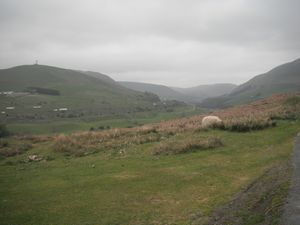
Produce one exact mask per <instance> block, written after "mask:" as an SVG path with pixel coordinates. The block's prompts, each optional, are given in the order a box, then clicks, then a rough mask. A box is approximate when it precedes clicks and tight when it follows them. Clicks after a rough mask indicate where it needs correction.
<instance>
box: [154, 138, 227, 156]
mask: <svg viewBox="0 0 300 225" xmlns="http://www.w3.org/2000/svg"><path fill="white" fill-rule="evenodd" d="M222 145H223V142H222V140H221V139H220V138H219V137H208V138H198V139H185V140H183V141H173V142H170V141H168V142H165V143H161V144H159V145H157V146H155V147H154V149H153V154H154V155H174V154H182V153H188V152H194V151H198V150H206V149H213V148H217V147H220V146H222Z"/></svg>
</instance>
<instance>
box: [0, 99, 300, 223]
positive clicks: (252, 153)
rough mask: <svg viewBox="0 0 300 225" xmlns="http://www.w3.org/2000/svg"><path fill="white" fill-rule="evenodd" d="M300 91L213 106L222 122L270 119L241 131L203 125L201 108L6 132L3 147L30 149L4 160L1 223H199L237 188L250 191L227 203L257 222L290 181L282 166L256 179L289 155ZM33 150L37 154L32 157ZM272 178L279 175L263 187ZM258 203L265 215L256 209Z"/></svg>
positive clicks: (273, 209) (274, 207)
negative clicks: (43, 132) (54, 129)
mask: <svg viewBox="0 0 300 225" xmlns="http://www.w3.org/2000/svg"><path fill="white" fill-rule="evenodd" d="M298 98H299V97H298V96H297V95H293V96H292V95H280V96H274V97H272V98H269V99H266V100H263V101H259V102H256V103H252V104H250V105H245V106H243V107H242V106H241V107H235V108H230V109H226V110H222V111H217V112H215V113H214V114H215V115H218V116H219V117H221V119H222V120H223V122H224V123H225V122H228V121H234V119H236V120H238V119H241V121H242V118H253V119H257V118H260V117H261V118H264V116H267V118H268V119H270V120H271V121H272V122H274V121H275V122H276V126H273V125H272V124H271V125H266V126H261V129H254V127H253V125H252V124H253V123H254V122H251V123H250V124H251V129H247V130H233V129H219V128H218V129H203V128H201V118H202V117H203V116H202V115H201V116H196V117H190V118H184V119H178V120H172V121H166V122H162V123H159V124H150V125H147V126H146V125H145V126H142V127H135V128H120V129H108V130H104V131H97V132H95V131H91V132H79V133H73V134H69V135H51V136H16V137H9V138H5V139H2V140H3V141H6V142H7V143H4V145H6V147H7V146H14V145H15V146H20V145H21V144H22V143H25V142H26V143H29V144H31V148H30V149H28V150H26V151H24V152H23V153H22V154H16V155H14V156H11V157H3V158H2V160H1V161H0V167H1V170H0V182H1V186H0V199H1V201H0V211H1V213H0V224H12V225H13V224H25V225H26V224H31V225H32V224H33V225H34V224H205V223H208V222H209V220H210V217H212V216H213V217H214V216H215V215H216V214H215V213H216V211H215V210H216V209H218V208H222V209H223V206H226V204H227V203H228V202H230V201H231V200H232V198H233V197H234V196H236V195H237V193H241V192H245V193H247V194H246V195H243V196H248V194H249V195H250V197H249V198H244V197H242V198H241V199H240V200H239V201H238V202H239V203H236V205H237V207H232V208H231V211H230V210H229V211H230V212H231V213H233V212H240V213H239V215H240V216H241V218H239V219H240V220H243V219H245V218H249V221H248V222H249V224H253V221H255V222H257V221H258V222H259V223H261V224H263V223H264V222H266V221H268V218H269V217H272V216H273V215H279V214H280V213H279V212H280V210H281V207H282V203H283V201H284V197H285V194H286V191H285V190H286V189H287V187H288V183H286V182H285V181H288V180H289V177H290V173H284V174H285V175H284V177H285V179H286V180H282V177H281V175H280V174H281V173H279V172H278V173H277V172H272V173H271V174H272V175H267V178H266V179H265V180H266V182H262V183H260V182H259V180H261V178H262V177H265V176H264V174H266V173H267V174H268V171H270V170H272V171H273V169H272V168H280V167H281V165H283V164H284V163H286V162H287V160H289V158H290V157H291V154H292V149H293V148H292V146H293V142H294V137H295V136H296V134H297V132H299V128H300V121H299V119H298V118H299V117H298V116H299V101H298ZM291 99H292V100H291ZM295 99H296V100H295ZM291 115H292V116H291ZM259 116H260V117H259ZM262 121H264V120H262ZM255 123H256V122H255ZM171 124H172V126H171ZM249 126H250V125H249ZM249 126H248V125H247V127H249ZM262 128H268V129H262ZM232 131H234V132H232ZM236 131H243V132H236ZM246 131H247V132H246ZM209 140H210V141H209ZM157 149H160V150H159V154H156V153H155V150H157ZM177 153H181V154H177ZM33 155H34V156H35V155H36V156H37V157H38V158H39V160H38V161H34V160H28V158H29V157H30V156H33ZM76 156H85V157H76ZM274 179H275V180H276V179H278V180H280V181H282V183H281V182H279V183H278V185H277V183H276V182H275V183H276V185H273V186H272V185H267V184H270V183H272V182H274ZM263 180H264V178H263ZM256 181H257V182H258V184H259V185H254V186H253V184H254V183H256ZM251 187H257V188H254V189H251ZM249 188H250V189H249ZM278 188H279V189H278ZM248 190H253V191H251V192H247V191H248ZM258 190H266V191H262V192H259V191H258ZM276 190H277V192H276ZM280 190H282V191H280ZM251 193H252V194H251ZM268 193H269V195H268ZM270 194H271V195H270ZM243 199H246V200H243ZM256 200H258V201H256ZM260 200H261V202H262V204H260V203H261V202H260ZM264 200H266V201H264ZM248 207H249V208H248ZM257 207H258V208H259V211H261V212H263V213H259V212H258V211H255V210H254V211H253V210H252V209H255V208H257ZM236 209H239V210H240V211H236ZM229 211H228V214H229ZM254 212H255V213H256V214H253V213H254ZM158 215H159V216H158ZM249 215H253V217H249ZM230 218H231V217H230V215H229V217H228V219H230ZM258 222H257V223H258ZM254 224H255V223H254ZM274 224H276V221H275V222H274Z"/></svg>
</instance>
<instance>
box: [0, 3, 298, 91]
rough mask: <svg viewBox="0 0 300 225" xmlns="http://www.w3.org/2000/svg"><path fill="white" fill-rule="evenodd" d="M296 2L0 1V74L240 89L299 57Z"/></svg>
mask: <svg viewBox="0 0 300 225" xmlns="http://www.w3.org/2000/svg"><path fill="white" fill-rule="evenodd" d="M299 8H300V2H299V1H296V0H288V1H280V0H273V1H271V0H267V1H259V0H254V1H250V0H228V1H222V2H220V1H217V0H210V1H208V0H202V1H194V0H188V1H184V2H183V1H171V0H161V1H158V0H154V1H151V2H149V1H141V0H140V1H137V0H131V1H118V0H110V1H105V0H102V1H96V0H88V1H76V2H74V1H70V0H65V1H58V0H55V1H49V0H45V1H36V0H26V1H21V2H20V1H16V0H3V1H1V2H0V18H1V20H0V29H1V37H0V50H1V51H0V68H3V69H4V68H8V67H13V66H17V65H23V64H34V62H35V60H39V64H42V65H50V66H57V67H62V68H69V69H75V70H89V71H95V72H100V73H103V74H107V75H109V76H110V77H112V78H113V79H115V80H117V81H134V82H144V83H153V84H161V85H167V86H172V87H193V86H197V85H202V84H212V83H234V84H241V83H243V82H245V81H247V80H249V79H251V78H252V77H253V76H255V75H259V74H262V73H265V72H267V71H269V70H270V69H272V68H274V67H276V66H278V65H280V64H283V63H287V62H290V61H293V60H295V59H297V58H299V52H300V43H299V40H298V37H299V34H300V31H299V28H298V23H299V22H298V21H300V14H299V13H298V9H299Z"/></svg>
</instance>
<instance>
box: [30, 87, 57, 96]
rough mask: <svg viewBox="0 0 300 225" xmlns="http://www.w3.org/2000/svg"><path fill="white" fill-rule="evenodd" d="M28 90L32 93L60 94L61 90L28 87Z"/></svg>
mask: <svg viewBox="0 0 300 225" xmlns="http://www.w3.org/2000/svg"><path fill="white" fill-rule="evenodd" d="M26 91H28V92H30V93H38V94H43V95H60V92H59V91H58V90H54V89H49V88H40V87H28V88H27V90H26Z"/></svg>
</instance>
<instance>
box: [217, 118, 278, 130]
mask: <svg viewBox="0 0 300 225" xmlns="http://www.w3.org/2000/svg"><path fill="white" fill-rule="evenodd" d="M272 126H276V122H275V121H273V120H271V119H270V118H268V117H259V116H256V117H255V116H245V117H240V118H231V119H227V120H225V121H223V122H222V123H220V124H216V125H215V128H219V129H222V130H228V131H236V132H248V131H253V130H262V129H265V128H267V127H272Z"/></svg>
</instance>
